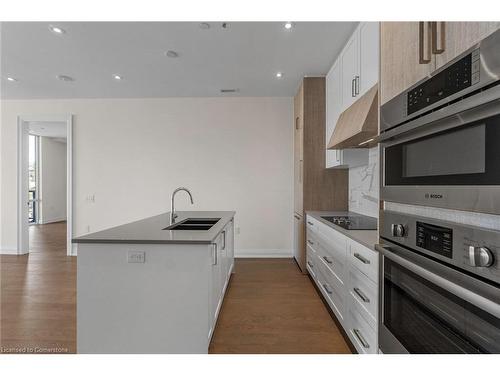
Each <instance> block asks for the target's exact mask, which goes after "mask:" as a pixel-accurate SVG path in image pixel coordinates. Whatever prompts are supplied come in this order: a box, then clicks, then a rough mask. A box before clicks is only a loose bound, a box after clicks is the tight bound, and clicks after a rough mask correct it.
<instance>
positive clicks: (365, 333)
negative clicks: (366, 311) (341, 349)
mask: <svg viewBox="0 0 500 375" xmlns="http://www.w3.org/2000/svg"><path fill="white" fill-rule="evenodd" d="M349 337H350V338H351V341H352V343H353V344H354V346H355V347H356V349H357V350H358V352H359V353H360V354H376V353H377V346H378V344H377V331H376V330H375V329H373V327H371V326H370V325H369V324H368V322H366V320H365V319H364V318H363V316H361V314H360V313H359V312H358V311H357V310H356V309H349Z"/></svg>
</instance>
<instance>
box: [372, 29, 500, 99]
mask: <svg viewBox="0 0 500 375" xmlns="http://www.w3.org/2000/svg"><path fill="white" fill-rule="evenodd" d="M498 28H500V22H382V23H381V26H380V38H381V40H380V53H381V56H380V64H381V65H380V103H381V104H384V103H386V102H387V101H389V100H391V99H392V98H394V97H395V96H396V95H398V94H400V93H402V92H403V91H405V90H406V89H408V88H410V87H411V86H413V85H414V84H415V83H417V82H418V81H420V80H421V79H423V78H425V77H427V76H429V75H430V74H431V73H433V72H434V71H435V70H436V69H439V68H440V67H442V66H443V65H445V64H446V63H448V62H449V61H450V60H452V59H454V58H455V57H457V56H458V55H460V54H461V53H463V52H465V51H466V50H467V49H469V48H470V47H472V46H473V45H474V44H476V43H477V42H479V41H480V40H481V39H483V38H485V37H486V36H488V35H489V34H491V33H492V32H494V31H495V30H497V29H498Z"/></svg>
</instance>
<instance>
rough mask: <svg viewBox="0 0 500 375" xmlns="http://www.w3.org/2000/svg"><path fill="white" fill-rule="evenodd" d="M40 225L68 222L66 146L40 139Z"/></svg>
mask: <svg viewBox="0 0 500 375" xmlns="http://www.w3.org/2000/svg"><path fill="white" fill-rule="evenodd" d="M40 198H41V201H40V224H46V223H52V222H55V221H61V220H66V144H65V143H63V142H58V141H55V140H53V139H52V138H48V137H40Z"/></svg>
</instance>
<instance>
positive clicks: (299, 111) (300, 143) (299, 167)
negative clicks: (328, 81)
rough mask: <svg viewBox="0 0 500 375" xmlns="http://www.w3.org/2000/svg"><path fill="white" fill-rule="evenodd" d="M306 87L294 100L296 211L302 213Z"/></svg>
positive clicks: (300, 90)
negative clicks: (304, 96) (304, 99)
mask: <svg viewBox="0 0 500 375" xmlns="http://www.w3.org/2000/svg"><path fill="white" fill-rule="evenodd" d="M303 93H304V87H303V85H302V84H301V85H300V88H299V90H298V92H297V95H295V98H294V152H293V160H294V163H293V165H294V174H293V175H294V211H295V212H297V213H301V212H302V209H303V202H302V196H303V183H304V114H303V107H304V106H303Z"/></svg>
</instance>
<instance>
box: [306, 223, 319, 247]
mask: <svg viewBox="0 0 500 375" xmlns="http://www.w3.org/2000/svg"><path fill="white" fill-rule="evenodd" d="M306 242H307V245H308V246H310V247H312V248H313V249H314V250H316V251H317V250H318V247H319V239H318V236H317V234H316V232H315V231H313V230H312V229H311V228H309V227H308V228H307V231H306Z"/></svg>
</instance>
